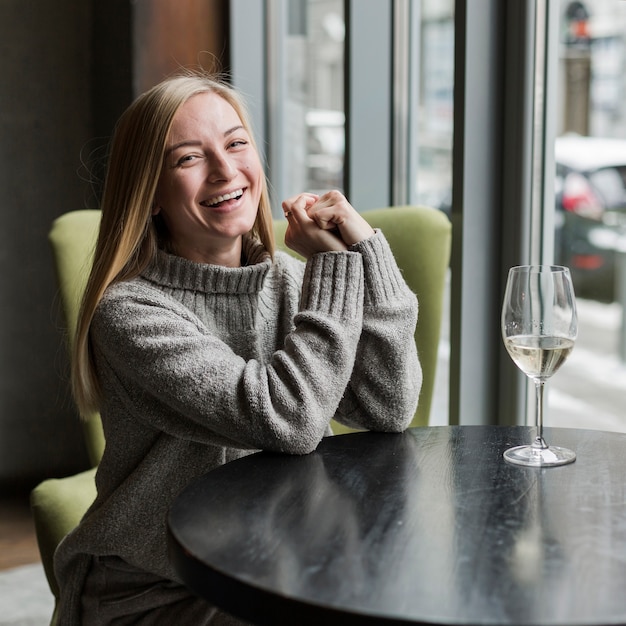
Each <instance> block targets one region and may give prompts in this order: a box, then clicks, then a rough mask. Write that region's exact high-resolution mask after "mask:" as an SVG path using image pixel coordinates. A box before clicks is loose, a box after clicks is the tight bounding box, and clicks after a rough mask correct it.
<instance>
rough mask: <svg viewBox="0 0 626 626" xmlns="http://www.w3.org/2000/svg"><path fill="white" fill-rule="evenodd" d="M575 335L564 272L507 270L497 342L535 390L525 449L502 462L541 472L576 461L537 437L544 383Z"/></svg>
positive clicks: (508, 453) (556, 267)
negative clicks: (529, 437)
mask: <svg viewBox="0 0 626 626" xmlns="http://www.w3.org/2000/svg"><path fill="white" fill-rule="evenodd" d="M577 333H578V320H577V315H576V300H575V296H574V288H573V286H572V279H571V276H570V272H569V270H568V269H567V268H566V267H561V266H559V265H520V266H517V267H512V268H511V269H510V270H509V275H508V278H507V284H506V290H505V293H504V302H503V304H502V339H503V341H504V346H505V347H506V349H507V352H508V353H509V356H510V357H511V359H513V362H514V363H515V365H517V367H518V368H519V369H520V370H521V371H522V372H524V374H526V376H528V378H530V379H531V380H532V381H533V382H534V383H535V389H536V399H537V406H536V411H535V417H536V428H537V432H536V435H535V440H534V441H533V442H532V443H531V444H528V445H524V446H516V447H515V448H510V449H509V450H507V451H506V452H505V453H504V458H505V459H506V460H507V461H509V462H510V463H515V464H516V465H530V466H534V467H544V466H552V465H564V464H566V463H571V462H572V461H574V460H576V454H575V453H574V452H573V451H572V450H568V449H567V448H562V447H559V446H549V445H548V444H547V443H546V441H545V440H544V438H543V408H544V407H543V392H544V386H545V383H546V380H547V379H548V378H550V376H552V374H554V373H555V372H556V371H557V370H558V369H559V367H561V365H562V364H563V363H564V361H565V359H567V357H568V356H569V354H570V353H571V351H572V349H573V348H574V342H575V341H576V336H577Z"/></svg>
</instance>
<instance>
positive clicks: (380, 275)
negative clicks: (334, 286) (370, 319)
mask: <svg viewBox="0 0 626 626" xmlns="http://www.w3.org/2000/svg"><path fill="white" fill-rule="evenodd" d="M350 250H354V251H355V252H360V253H361V255H362V257H363V278H364V284H365V294H364V304H365V306H371V305H378V304H384V303H386V302H393V301H394V300H396V299H398V298H405V297H406V292H407V289H408V287H407V284H406V282H405V280H404V278H403V276H402V272H401V271H400V268H399V267H398V264H397V263H396V260H395V258H394V256H393V252H392V251H391V248H390V247H389V243H388V242H387V239H386V238H385V235H384V234H383V233H382V231H381V230H378V229H376V231H375V234H374V235H373V236H372V237H368V238H367V239H364V240H363V241H359V243H356V244H354V245H353V246H350Z"/></svg>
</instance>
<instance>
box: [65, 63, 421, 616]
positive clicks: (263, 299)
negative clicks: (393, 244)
mask: <svg viewBox="0 0 626 626" xmlns="http://www.w3.org/2000/svg"><path fill="white" fill-rule="evenodd" d="M283 210H284V211H285V215H286V216H287V219H288V221H289V225H288V228H287V232H286V237H285V240H286V243H287V245H288V246H290V247H291V248H292V249H293V250H295V251H296V252H298V253H299V254H300V255H302V256H303V257H304V258H305V259H306V263H303V262H301V261H299V260H296V259H295V258H293V257H291V256H289V255H286V254H284V253H280V252H274V241H273V235H272V217H271V211H270V206H269V201H268V193H267V188H266V181H265V176H264V173H263V170H262V167H261V163H260V159H259V156H258V152H257V149H256V147H255V144H254V141H253V138H252V133H251V130H250V123H249V121H248V117H247V115H246V112H245V110H244V107H243V104H242V103H241V102H240V100H239V98H238V96H237V94H236V93H235V92H234V91H233V90H232V89H231V88H229V87H227V86H225V85H223V84H221V83H219V82H217V81H214V80H212V79H210V78H209V77H206V76H204V75H201V74H185V75H180V76H176V77H173V78H170V79H168V80H166V81H164V82H163V83H161V84H159V85H157V86H156V87H154V88H152V89H151V90H149V91H148V92H146V93H145V94H143V95H142V96H140V97H139V98H138V99H137V100H136V101H135V102H134V103H133V104H132V105H131V106H130V107H129V108H128V110H127V111H126V112H125V113H124V114H123V115H122V117H121V118H120V121H119V122H118V125H117V127H116V131H115V135H114V138H113V142H112V146H111V153H110V157H109V165H108V170H107V178H106V182H105V189H104V194H103V199H102V224H101V228H100V234H99V238H98V243H97V246H96V251H95V257H94V264H93V269H92V272H91V276H90V279H89V282H88V285H87V289H86V292H85V295H84V301H83V306H82V310H81V314H80V318H79V323H78V329H77V336H76V342H75V354H74V358H73V372H72V378H73V388H74V395H75V398H76V402H77V404H78V407H79V409H80V411H81V413H83V414H88V413H89V412H91V411H94V410H99V411H100V413H101V416H102V422H103V426H104V432H105V436H106V449H105V451H104V455H103V457H102V460H101V462H100V464H99V468H98V473H97V478H96V483H97V487H98V496H97V498H96V501H95V502H94V504H93V505H92V507H91V508H90V510H89V511H88V512H87V514H86V515H85V517H84V519H83V520H82V522H81V523H80V525H79V526H78V528H77V529H76V530H75V531H74V532H72V533H71V534H70V535H69V536H68V537H67V538H66V539H65V540H64V541H63V542H62V544H61V545H60V547H59V548H58V550H57V553H56V556H55V568H56V574H57V578H58V580H59V584H60V587H61V599H60V603H59V623H61V624H64V626H67V625H73V624H89V625H99V624H110V623H115V624H131V623H132V624H174V623H176V624H194V625H197V624H229V623H238V622H237V621H236V620H234V619H233V618H231V617H230V616H228V615H226V614H224V613H222V612H220V611H218V610H217V609H216V608H215V607H212V606H210V605H208V604H207V603H206V602H204V601H202V600H200V599H198V598H196V597H195V596H193V595H192V594H190V593H189V592H188V591H187V590H186V589H185V588H184V587H183V586H182V585H181V584H180V582H179V581H177V578H176V574H175V572H174V571H173V570H172V568H171V566H170V565H169V563H168V560H167V549H166V516H167V511H168V508H169V506H170V504H171V502H172V499H173V498H174V497H175V496H176V494H177V493H178V492H179V491H180V490H181V489H182V488H183V487H184V486H185V485H187V484H188V483H189V481H190V480H192V479H193V478H194V477H195V476H198V475H199V474H202V473H204V472H206V471H208V470H210V469H212V468H215V467H217V466H219V465H220V464H223V463H226V462H228V461H231V460H233V459H237V458H239V457H241V456H243V455H246V454H250V453H251V452H253V451H255V450H259V449H263V450H273V451H278V452H284V453H290V454H307V453H309V452H311V451H312V450H314V449H315V448H316V446H317V445H318V443H319V442H320V440H321V439H322V437H324V436H325V435H329V434H331V431H330V427H329V424H330V421H331V419H332V418H335V419H337V420H339V421H340V422H343V423H344V424H348V425H350V426H356V427H361V428H366V429H372V430H381V431H401V430H403V429H405V428H406V427H407V426H408V424H409V422H410V420H411V418H412V416H413V414H414V411H415V408H416V405H417V399H418V395H419V390H420V386H421V369H420V365H419V361H418V359H417V354H416V351H415V343H414V341H413V332H414V330H415V324H416V318H417V301H416V298H415V296H414V294H412V293H411V292H410V290H409V289H408V287H407V286H406V284H405V283H404V281H403V279H402V277H401V274H400V271H399V270H398V267H397V266H396V264H395V261H394V259H393V256H392V254H391V252H390V250H389V247H388V244H387V242H386V240H385V238H384V235H383V234H382V233H381V232H374V231H373V230H372V229H371V227H370V226H369V225H368V224H367V222H366V221H365V220H364V219H363V218H362V217H361V216H360V215H359V214H358V213H357V212H356V211H355V210H354V208H353V207H352V206H350V204H349V203H348V201H347V200H346V199H345V198H344V197H343V195H342V194H340V193H339V192H336V191H333V192H329V193H327V194H325V195H323V196H321V197H318V196H316V195H314V194H309V193H303V194H300V195H298V196H295V197H293V198H290V199H288V200H286V201H285V202H283Z"/></svg>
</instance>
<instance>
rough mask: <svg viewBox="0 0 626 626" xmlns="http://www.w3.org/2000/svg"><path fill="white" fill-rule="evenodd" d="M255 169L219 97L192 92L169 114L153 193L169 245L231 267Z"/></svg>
mask: <svg viewBox="0 0 626 626" xmlns="http://www.w3.org/2000/svg"><path fill="white" fill-rule="evenodd" d="M262 180H263V170H262V167H261V161H260V159H259V156H258V154H257V152H256V149H255V148H254V146H253V144H252V141H251V137H250V136H249V134H248V132H247V131H246V129H245V128H244V126H243V124H242V121H241V119H240V118H239V115H238V114H237V112H236V111H235V109H234V108H233V107H232V106H231V105H230V104H229V103H228V102H227V101H226V100H224V99H223V98H222V97H221V96H219V95H217V94H215V93H212V92H207V93H201V94H197V95H195V96H192V97H191V98H189V100H187V101H186V102H185V103H184V104H183V105H182V106H181V107H180V109H178V111H177V112H176V115H175V116H174V119H173V122H172V126H171V130H170V134H169V137H168V141H167V144H166V148H165V159H164V162H163V170H162V173H161V176H160V178H159V183H158V186H157V192H156V196H155V209H154V213H155V214H156V213H159V214H160V215H161V216H162V218H163V221H164V222H165V226H166V227H167V230H168V234H169V244H170V246H171V249H172V250H173V251H174V252H175V253H176V254H177V255H179V256H182V257H184V258H187V259H190V260H192V261H198V262H202V263H213V264H218V265H227V266H229V267H237V266H238V265H239V264H240V260H241V237H242V235H244V234H245V233H247V232H249V231H250V230H251V229H252V227H253V225H254V222H255V219H256V215H257V211H258V208H259V200H260V197H261V191H262Z"/></svg>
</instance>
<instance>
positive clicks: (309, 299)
mask: <svg viewBox="0 0 626 626" xmlns="http://www.w3.org/2000/svg"><path fill="white" fill-rule="evenodd" d="M362 306H363V261H362V256H361V255H360V254H358V253H356V252H323V253H319V254H314V255H313V256H312V257H311V258H310V259H309V260H308V261H307V264H306V268H305V271H304V279H303V283H302V299H301V303H300V308H301V310H313V311H319V312H321V313H324V314H326V315H331V316H333V317H341V318H348V319H353V318H355V317H359V316H360V315H361V310H362Z"/></svg>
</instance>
